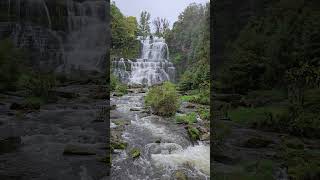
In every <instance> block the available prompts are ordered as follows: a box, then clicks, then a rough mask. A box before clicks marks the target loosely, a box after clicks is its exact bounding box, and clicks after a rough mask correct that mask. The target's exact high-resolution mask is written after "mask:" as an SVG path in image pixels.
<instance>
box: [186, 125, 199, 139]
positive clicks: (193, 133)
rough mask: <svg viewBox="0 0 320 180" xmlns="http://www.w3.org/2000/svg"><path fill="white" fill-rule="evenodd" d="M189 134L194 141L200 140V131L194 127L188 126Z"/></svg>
mask: <svg viewBox="0 0 320 180" xmlns="http://www.w3.org/2000/svg"><path fill="white" fill-rule="evenodd" d="M188 134H189V137H190V138H191V140H192V141H196V140H199V139H200V131H199V130H198V129H197V128H195V127H192V126H188Z"/></svg>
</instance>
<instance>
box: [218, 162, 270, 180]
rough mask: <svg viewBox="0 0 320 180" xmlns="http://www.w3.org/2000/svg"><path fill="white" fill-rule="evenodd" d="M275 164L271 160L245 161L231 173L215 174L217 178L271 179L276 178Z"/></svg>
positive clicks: (242, 179)
mask: <svg viewBox="0 0 320 180" xmlns="http://www.w3.org/2000/svg"><path fill="white" fill-rule="evenodd" d="M274 170H275V164H274V162H272V161H271V160H260V161H250V162H244V163H241V164H239V165H238V167H237V168H236V170H234V171H233V172H230V173H219V172H217V173H216V174H215V179H217V180H234V179H238V180H260V179H261V180H270V179H274V177H273V173H274Z"/></svg>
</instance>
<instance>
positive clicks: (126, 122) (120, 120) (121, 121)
mask: <svg viewBox="0 0 320 180" xmlns="http://www.w3.org/2000/svg"><path fill="white" fill-rule="evenodd" d="M113 123H114V124H115V125H117V126H124V125H129V124H130V121H128V120H124V119H117V120H115V121H113Z"/></svg>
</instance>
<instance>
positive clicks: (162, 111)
mask: <svg viewBox="0 0 320 180" xmlns="http://www.w3.org/2000/svg"><path fill="white" fill-rule="evenodd" d="M178 99H179V96H178V93H177V91H176V88H175V85H174V84H172V83H170V82H164V83H163V84H162V85H159V86H155V87H152V88H151V89H150V90H149V92H148V93H147V95H146V97H145V103H146V105H147V106H151V108H152V110H153V111H154V113H155V114H158V115H161V116H172V115H174V114H175V113H176V111H177V110H178V108H179V101H178Z"/></svg>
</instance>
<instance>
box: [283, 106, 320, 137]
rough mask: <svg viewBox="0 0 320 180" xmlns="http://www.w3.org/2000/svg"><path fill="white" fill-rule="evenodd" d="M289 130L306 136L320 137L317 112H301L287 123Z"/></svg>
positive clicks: (319, 123) (319, 119) (319, 118)
mask: <svg viewBox="0 0 320 180" xmlns="http://www.w3.org/2000/svg"><path fill="white" fill-rule="evenodd" d="M288 127H289V132H290V133H291V134H294V135H299V136H306V137H317V138H319V137H320V116H319V114H317V113H306V112H302V113H301V114H299V116H297V117H296V118H293V120H292V121H290V123H289V124H288Z"/></svg>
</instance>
